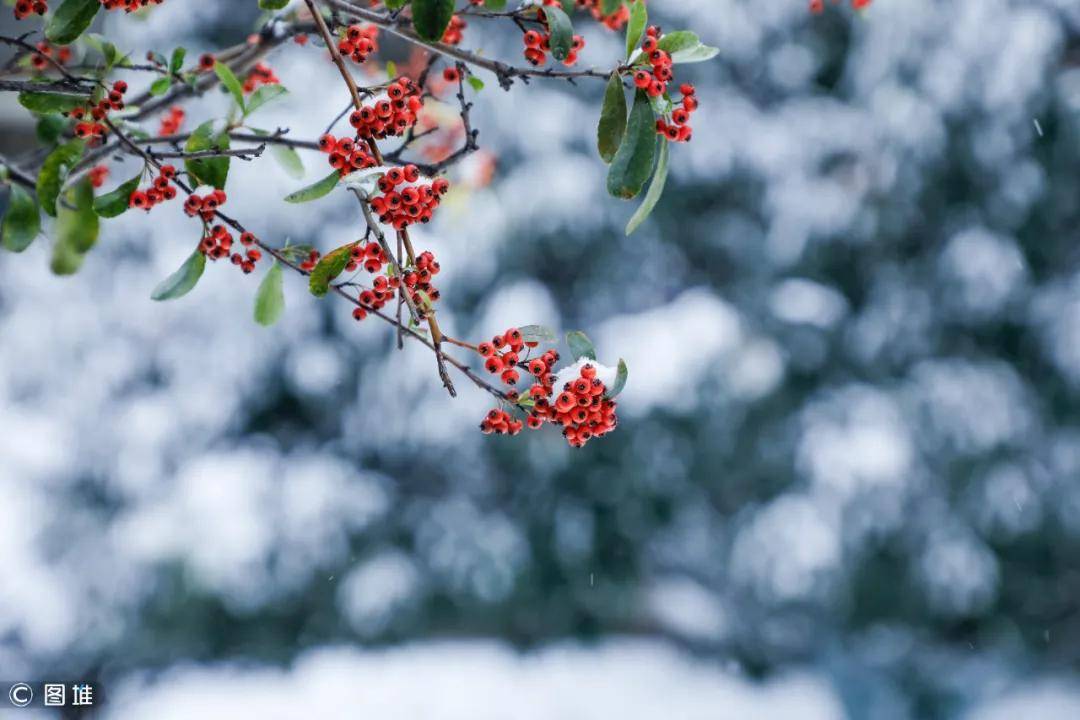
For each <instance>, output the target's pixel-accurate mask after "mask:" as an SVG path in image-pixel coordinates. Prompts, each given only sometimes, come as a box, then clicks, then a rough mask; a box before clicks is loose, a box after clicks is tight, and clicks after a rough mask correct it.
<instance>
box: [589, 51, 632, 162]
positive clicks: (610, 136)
mask: <svg viewBox="0 0 1080 720" xmlns="http://www.w3.org/2000/svg"><path fill="white" fill-rule="evenodd" d="M625 132H626V91H625V90H623V84H622V78H621V77H620V76H619V73H617V72H615V73H612V74H611V79H610V80H608V84H607V90H605V91H604V104H603V106H602V107H601V108H600V126H599V127H598V128H597V131H596V145H597V148H598V149H599V150H600V157H601V158H603V159H604V162H606V163H609V164H610V163H611V161H612V159H614V157H615V153H616V152H618V150H619V144H620V143H621V142H622V139H623V133H625Z"/></svg>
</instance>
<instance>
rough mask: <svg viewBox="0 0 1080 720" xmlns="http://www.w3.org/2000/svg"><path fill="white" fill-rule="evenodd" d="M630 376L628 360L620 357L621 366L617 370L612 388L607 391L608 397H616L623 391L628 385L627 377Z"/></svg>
mask: <svg viewBox="0 0 1080 720" xmlns="http://www.w3.org/2000/svg"><path fill="white" fill-rule="evenodd" d="M629 376H630V371H629V370H628V369H627V367H626V361H625V360H623V359H622V358H619V367H618V369H617V370H616V371H615V382H614V383H613V384H612V385H611V388H610V389H609V390H608V391H607V396H608V399H609V400H610V399H611V398H614V397H615V396H616V395H618V394H619V393H621V392H622V391H623V388H624V387H626V379H627V378H628V377H629Z"/></svg>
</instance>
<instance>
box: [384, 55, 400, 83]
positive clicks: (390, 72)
mask: <svg viewBox="0 0 1080 720" xmlns="http://www.w3.org/2000/svg"><path fill="white" fill-rule="evenodd" d="M397 74H398V73H397V63H396V62H394V61H393V60H387V61H386V77H388V78H390V79H391V80H393V79H394V78H396V77H397Z"/></svg>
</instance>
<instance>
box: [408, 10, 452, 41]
mask: <svg viewBox="0 0 1080 720" xmlns="http://www.w3.org/2000/svg"><path fill="white" fill-rule="evenodd" d="M453 15H454V0H413V2H412V16H413V29H414V30H416V34H417V35H419V36H420V38H421V39H422V40H427V41H428V42H438V41H440V40H442V36H443V33H444V32H446V28H447V26H448V25H450V18H451V17H453Z"/></svg>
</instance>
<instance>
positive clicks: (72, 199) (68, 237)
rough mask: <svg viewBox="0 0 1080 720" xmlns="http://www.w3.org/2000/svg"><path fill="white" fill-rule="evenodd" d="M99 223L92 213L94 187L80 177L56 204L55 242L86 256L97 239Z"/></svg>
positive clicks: (85, 178) (84, 178) (95, 214)
mask: <svg viewBox="0 0 1080 720" xmlns="http://www.w3.org/2000/svg"><path fill="white" fill-rule="evenodd" d="M99 229H100V221H99V220H98V216H97V213H95V212H94V186H93V185H91V184H90V178H89V177H86V176H84V177H82V178H81V179H80V180H79V181H78V182H76V183H75V184H74V185H72V186H71V187H70V188H68V190H67V192H65V193H64V199H63V201H62V202H58V203H57V204H56V242H57V244H63V245H67V246H68V247H69V248H71V249H72V250H74V251H75V252H77V253H79V254H81V255H82V254H86V253H87V252H89V251H90V248H92V247H94V244H95V243H97V239H98V230H99Z"/></svg>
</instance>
